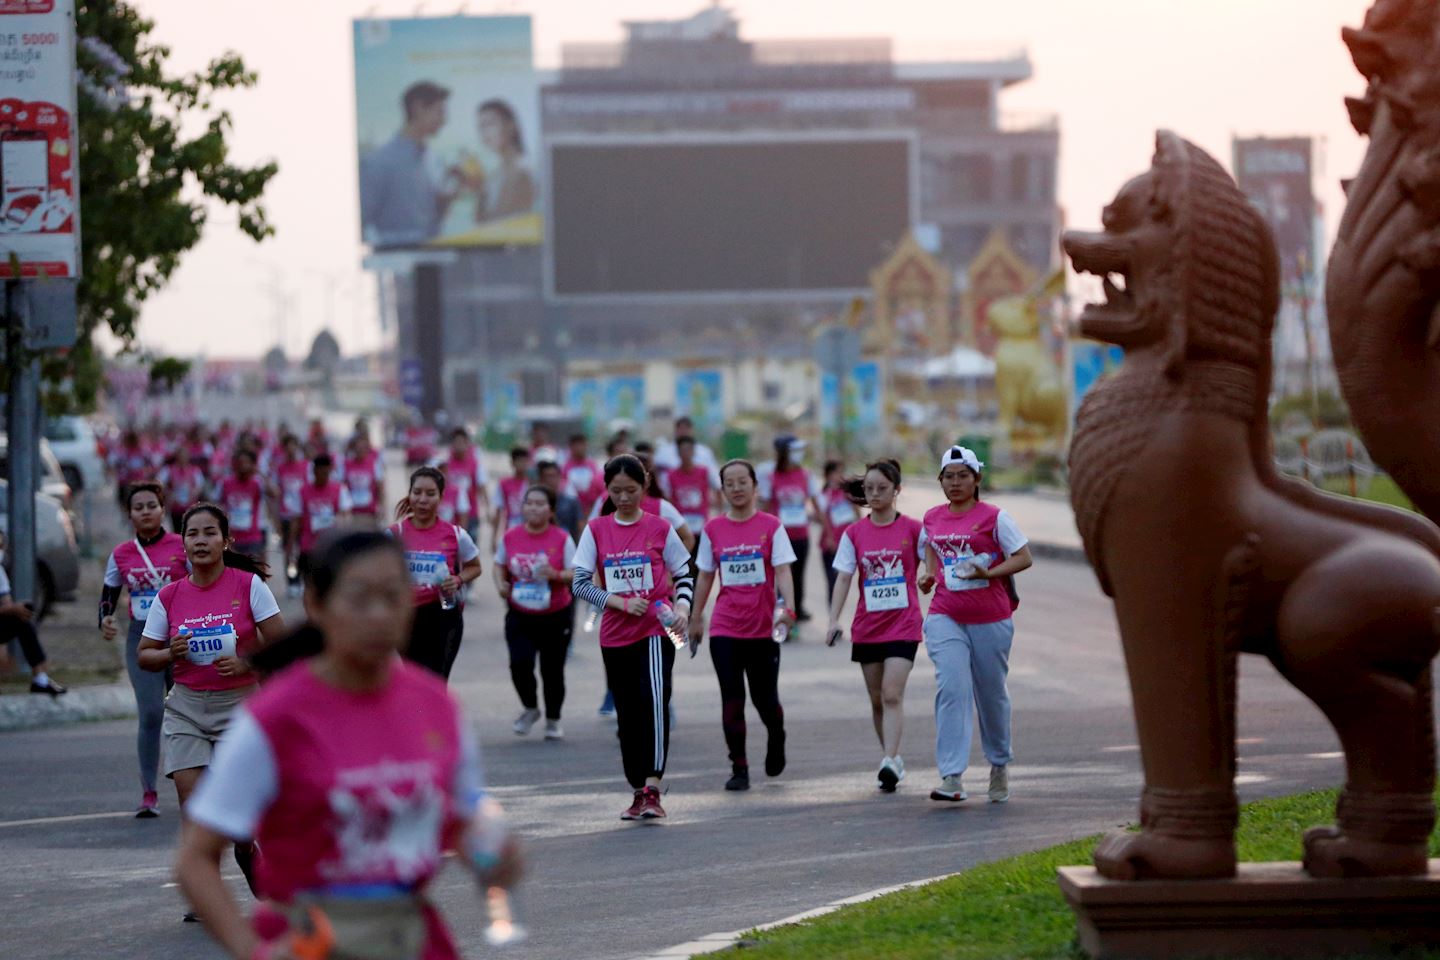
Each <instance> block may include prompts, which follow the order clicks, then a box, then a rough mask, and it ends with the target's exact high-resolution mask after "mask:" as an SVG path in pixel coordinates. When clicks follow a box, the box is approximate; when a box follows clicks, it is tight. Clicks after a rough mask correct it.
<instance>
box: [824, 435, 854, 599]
mask: <svg viewBox="0 0 1440 960" xmlns="http://www.w3.org/2000/svg"><path fill="white" fill-rule="evenodd" d="M824 476H825V479H824V481H823V484H822V487H821V492H820V558H821V559H822V560H823V561H824V562H825V602H826V604H827V605H828V604H829V602H830V598H831V597H833V596H835V577H836V575H837V571H836V570H835V551H836V550H838V549H839V548H840V535H841V534H842V533H844V532H845V528H846V527H848V526H850V524H852V523H854V522H855V521H856V520H859V519H860V514H859V513H858V512H856V509H855V504H854V503H852V502H851V500H850V494H849V493H847V492H846V489H845V465H844V464H843V463H841V462H840V461H839V460H826V461H825V471H824Z"/></svg>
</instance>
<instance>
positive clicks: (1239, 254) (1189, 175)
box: [1062, 130, 1279, 376]
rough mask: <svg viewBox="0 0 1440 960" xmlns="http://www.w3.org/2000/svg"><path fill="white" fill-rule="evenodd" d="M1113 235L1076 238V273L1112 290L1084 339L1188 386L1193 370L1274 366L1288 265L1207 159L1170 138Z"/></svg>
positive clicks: (1120, 204)
mask: <svg viewBox="0 0 1440 960" xmlns="http://www.w3.org/2000/svg"><path fill="white" fill-rule="evenodd" d="M1102 223H1103V224H1104V227H1105V229H1104V231H1103V232H1101V233H1085V232H1081V231H1076V230H1070V231H1066V233H1065V237H1064V240H1063V241H1062V246H1063V247H1064V250H1065V253H1066V254H1067V255H1068V256H1069V257H1070V259H1071V261H1072V263H1073V264H1074V265H1075V269H1076V270H1077V271H1079V272H1081V273H1091V274H1095V275H1096V276H1099V277H1101V278H1102V280H1103V283H1104V289H1105V302H1104V303H1099V304H1094V305H1092V306H1090V307H1087V308H1086V309H1085V312H1084V313H1083V314H1081V316H1080V331H1081V333H1082V334H1084V335H1085V336H1087V337H1092V338H1094V339H1096V340H1103V341H1106V342H1109V343H1114V344H1118V345H1119V346H1122V347H1124V348H1125V350H1126V353H1127V354H1128V355H1135V354H1137V353H1139V354H1149V355H1152V356H1154V357H1155V358H1156V359H1157V360H1159V361H1160V362H1161V363H1162V364H1163V367H1164V369H1165V371H1166V372H1167V373H1168V374H1170V375H1171V376H1178V375H1179V374H1180V373H1181V371H1182V369H1183V364H1184V361H1185V360H1186V359H1199V358H1208V359H1214V360H1224V361H1228V362H1231V363H1238V364H1243V365H1244V366H1247V367H1251V368H1256V369H1258V368H1260V367H1262V366H1266V365H1268V363H1269V358H1270V331H1271V327H1272V325H1273V323H1274V319H1275V310H1276V307H1277V304H1278V302H1279V263H1278V258H1277V256H1276V252H1275V240H1274V237H1273V236H1272V235H1271V233H1270V228H1269V226H1268V225H1267V224H1266V223H1265V221H1264V219H1262V218H1261V216H1260V214H1259V213H1257V212H1256V211H1255V209H1254V208H1253V207H1252V206H1251V205H1250V203H1249V201H1247V200H1246V199H1245V195H1244V194H1243V193H1241V192H1240V190H1239V188H1237V187H1236V186H1235V181H1233V180H1232V179H1230V175H1229V174H1228V173H1226V172H1225V170H1224V169H1223V168H1222V167H1221V166H1220V164H1218V163H1216V162H1215V160H1214V159H1213V158H1212V157H1210V156H1209V155H1208V154H1207V153H1205V151H1203V150H1201V149H1200V148H1199V147H1197V146H1195V145H1194V144H1193V143H1190V142H1189V141H1187V140H1184V139H1182V138H1181V137H1179V136H1176V135H1175V134H1173V133H1170V132H1168V131H1163V130H1162V131H1161V132H1160V133H1158V134H1157V135H1156V137H1155V159H1154V161H1153V162H1152V164H1151V167H1150V169H1149V170H1148V171H1147V172H1145V173H1143V174H1141V175H1140V176H1138V177H1136V178H1135V179H1133V180H1131V181H1130V182H1129V183H1127V184H1125V186H1124V187H1122V188H1121V189H1120V192H1119V193H1118V194H1117V195H1116V197H1115V199H1114V200H1113V201H1111V203H1110V205H1109V206H1107V207H1106V208H1105V211H1104V214H1103V215H1102Z"/></svg>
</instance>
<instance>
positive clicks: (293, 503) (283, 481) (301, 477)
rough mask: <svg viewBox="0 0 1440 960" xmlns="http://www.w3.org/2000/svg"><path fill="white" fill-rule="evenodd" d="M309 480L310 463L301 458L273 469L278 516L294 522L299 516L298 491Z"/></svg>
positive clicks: (285, 462) (282, 463)
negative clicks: (276, 490)
mask: <svg viewBox="0 0 1440 960" xmlns="http://www.w3.org/2000/svg"><path fill="white" fill-rule="evenodd" d="M308 479H310V461H308V460H306V459H304V458H303V457H302V458H300V459H298V460H286V461H283V462H281V463H280V465H279V466H278V467H276V468H275V485H276V486H278V487H279V488H280V516H282V517H284V518H285V519H286V520H294V519H296V518H298V517H299V516H300V512H301V504H300V490H301V488H303V487H304V486H305V482H306V481H307V480H308Z"/></svg>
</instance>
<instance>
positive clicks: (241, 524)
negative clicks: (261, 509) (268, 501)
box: [228, 497, 255, 530]
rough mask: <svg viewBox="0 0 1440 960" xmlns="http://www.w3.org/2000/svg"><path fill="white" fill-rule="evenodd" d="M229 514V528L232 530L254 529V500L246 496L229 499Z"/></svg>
mask: <svg viewBox="0 0 1440 960" xmlns="http://www.w3.org/2000/svg"><path fill="white" fill-rule="evenodd" d="M228 506H229V510H228V512H229V514H230V529H232V530H254V529H255V501H254V500H251V499H250V498H249V497H246V498H245V499H244V500H231V501H230V503H229V504H228Z"/></svg>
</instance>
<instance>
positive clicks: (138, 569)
mask: <svg viewBox="0 0 1440 960" xmlns="http://www.w3.org/2000/svg"><path fill="white" fill-rule="evenodd" d="M140 551H141V547H140V546H139V544H138V543H137V542H136V541H135V540H134V539H131V540H126V541H125V542H124V543H121V544H119V545H118V546H116V547H115V550H114V552H113V553H111V554H110V562H109V563H108V564H107V565H106V570H105V583H106V585H107V586H112V587H113V586H124V587H125V589H126V591H127V592H128V593H129V595H130V618H131V619H132V620H136V621H139V622H140V623H144V622H145V618H146V617H148V616H149V615H150V605H151V604H152V603H153V602H154V601H155V597H156V596H157V595H158V594H159V593H160V591H161V589H163V588H164V587H165V586H166V585H167V584H171V583H175V582H176V581H178V580H184V579H185V578H186V577H187V576H189V570H188V568H187V567H186V566H185V540H184V539H183V538H182V537H181V536H180V535H179V534H178V533H166V534H162V535H161V537H160V539H159V540H157V541H156V542H155V543H152V544H149V545H148V546H146V547H145V548H144V551H145V553H144V556H141V552H140ZM145 557H149V560H150V562H149V563H148V564H147V563H146V562H145ZM111 567H113V568H114V570H113V575H114V580H115V582H111V576H112V570H111ZM151 567H154V568H155V570H154V573H152V572H151V570H150V568H151Z"/></svg>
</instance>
